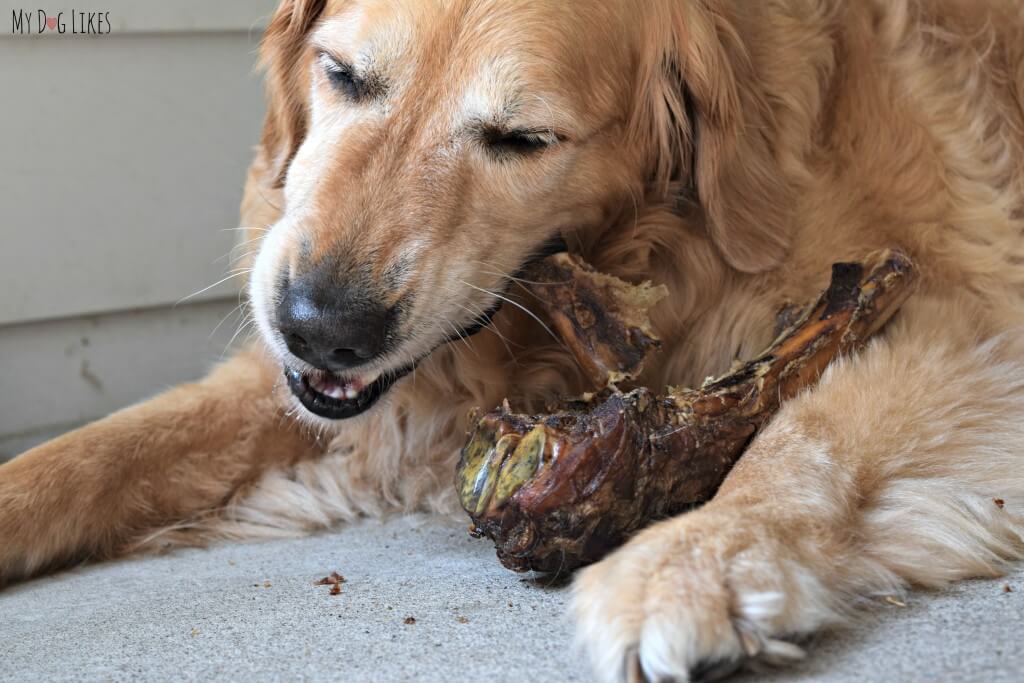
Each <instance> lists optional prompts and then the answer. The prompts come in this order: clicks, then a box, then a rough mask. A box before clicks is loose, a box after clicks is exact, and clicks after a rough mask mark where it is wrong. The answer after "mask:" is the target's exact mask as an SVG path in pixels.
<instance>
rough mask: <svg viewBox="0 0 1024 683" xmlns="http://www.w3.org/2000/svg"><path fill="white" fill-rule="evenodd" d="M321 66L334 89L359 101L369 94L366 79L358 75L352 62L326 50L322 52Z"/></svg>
mask: <svg viewBox="0 0 1024 683" xmlns="http://www.w3.org/2000/svg"><path fill="white" fill-rule="evenodd" d="M320 66H321V67H322V68H323V70H324V74H325V75H326V76H327V80H328V81H330V83H331V85H332V86H333V87H334V89H335V90H337V91H339V92H340V93H342V94H343V95H345V96H346V97H348V98H349V99H351V100H354V101H358V100H360V99H362V98H363V97H365V96H366V95H367V92H368V88H367V85H366V81H364V80H363V79H361V78H359V77H358V76H356V74H355V73H354V72H353V70H352V65H351V64H346V63H345V62H341V61H339V60H337V59H335V58H334V57H332V56H330V55H329V54H327V53H326V52H321V53H320Z"/></svg>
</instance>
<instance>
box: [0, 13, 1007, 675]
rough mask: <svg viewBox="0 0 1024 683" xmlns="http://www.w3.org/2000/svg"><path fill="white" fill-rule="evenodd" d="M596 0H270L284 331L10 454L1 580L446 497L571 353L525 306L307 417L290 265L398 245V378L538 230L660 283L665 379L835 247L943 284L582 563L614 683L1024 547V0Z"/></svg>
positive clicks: (796, 283)
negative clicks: (657, 519) (352, 405)
mask: <svg viewBox="0 0 1024 683" xmlns="http://www.w3.org/2000/svg"><path fill="white" fill-rule="evenodd" d="M580 7H581V5H579V4H577V3H565V2H561V1H558V0H550V1H542V2H537V1H531V2H525V1H523V2H518V1H512V0H502V1H500V2H499V1H498V0H490V1H488V0H445V1H441V0H436V1H434V0H431V1H430V2H424V1H423V0H405V1H403V2H390V3H384V2H381V1H380V0H328V1H325V0H319V1H318V0H305V1H300V0H285V1H284V2H283V3H282V5H281V7H280V9H279V10H278V13H277V14H276V15H275V17H274V20H273V22H272V24H271V26H270V28H269V29H268V32H267V36H266V41H265V46H264V58H265V60H266V64H267V72H268V81H269V102H270V104H269V110H268V116H267V123H266V126H265V129H264V134H263V139H262V145H261V148H260V150H259V153H258V156H257V159H256V161H255V162H254V164H253V167H252V170H251V172H250V176H249V181H248V185H247V191H246V197H245V200H244V203H243V208H242V214H243V217H242V220H243V224H244V225H246V226H251V227H252V229H253V230H254V236H256V237H258V236H260V235H261V233H262V230H263V229H264V228H266V227H269V226H273V227H272V229H271V230H270V232H269V236H268V237H267V238H266V239H265V240H264V244H263V246H262V249H261V254H260V257H259V259H258V260H257V262H256V270H255V273H254V275H253V283H252V284H253V294H254V296H253V307H254V311H255V314H256V318H257V320H259V321H260V324H261V329H262V330H263V333H264V334H263V340H264V343H262V344H260V345H257V346H256V347H254V348H253V349H251V350H248V351H246V352H244V353H242V354H240V355H239V356H237V357H236V358H235V359H233V360H231V361H229V362H228V363H227V364H226V365H224V366H223V367H221V368H219V369H218V370H216V371H215V372H214V373H213V374H212V375H211V376H210V377H208V378H206V379H205V380H203V381H202V382H199V383H197V384H195V385H187V386H184V387H180V388H177V389H175V390H173V391H171V392H169V393H167V394H165V395H163V396H161V397H158V398H156V399H154V400H152V401H150V402H147V403H144V404H142V405H140V406H137V407H134V408H130V409H127V410H125V411H121V412H119V413H117V414H115V415H112V416H110V417H109V418H107V419H105V420H102V421H100V422H98V423H95V424H93V425H90V426H88V427H85V428H84V429H82V430H79V431H77V432H73V433H71V434H69V435H66V436H64V437H61V438H60V439H57V440H55V441H53V442H51V443H48V444H45V445H43V446H41V447H39V448H37V449H35V450H33V451H30V452H29V453H26V454H24V455H22V456H21V457H19V458H17V459H15V460H14V461H12V462H10V463H8V464H6V465H3V466H2V467H0V581H3V580H13V579H17V578H20V577H24V576H28V575H32V574H36V573H38V572H40V571H42V570H44V569H47V568H50V567H54V566H57V565H61V564H66V563H68V562H73V561H77V560H80V559H83V558H87V557H107V556H110V555H113V554H117V553H120V552H124V551H125V550H127V549H130V548H137V547H140V546H141V547H153V546H155V545H164V544H168V543H195V542H200V541H203V540H206V539H210V538H223V537H252V536H260V535H264V536H265V535H274V534H287V533H296V532H303V531H308V530H311V529H316V528H321V527H326V526H331V525H334V524H336V523H338V522H341V521H345V520H350V519H353V518H356V517H358V516H360V515H365V514H379V513H381V512H384V511H388V510H401V511H405V510H418V509H429V510H435V511H451V510H453V509H454V507H455V506H454V496H453V491H452V486H451V476H452V471H453V466H454V462H455V459H456V457H457V453H458V448H459V445H460V442H461V440H462V438H463V435H464V429H465V426H466V425H465V416H466V413H467V411H468V410H469V408H471V407H473V406H477V405H485V406H487V405H494V404H496V403H497V402H499V401H500V400H501V399H502V398H504V397H506V396H507V397H509V398H510V400H512V401H513V402H514V403H519V404H527V405H533V406H539V405H540V404H541V403H542V402H543V401H544V400H545V399H547V398H549V397H551V396H553V395H556V394H564V393H571V392H575V391H577V390H579V388H580V386H581V384H580V378H579V377H578V375H577V373H576V371H575V370H573V369H572V367H573V366H572V363H571V361H570V360H569V359H568V357H567V356H566V354H565V352H564V350H563V349H562V348H561V347H560V346H559V345H558V344H557V343H556V342H555V341H554V340H552V339H551V338H550V337H549V336H547V335H546V333H545V332H544V330H543V329H542V328H541V326H540V325H538V324H537V323H536V322H534V321H533V320H531V319H530V318H528V317H526V316H525V315H523V314H521V313H520V312H519V311H518V310H516V309H515V308H513V307H512V306H506V307H505V309H504V310H503V311H502V312H501V313H500V314H499V315H498V316H497V318H496V319H495V322H494V324H493V326H492V328H491V329H490V330H485V331H484V332H481V333H480V334H478V335H476V336H475V337H473V338H472V339H470V340H467V341H466V342H464V343H463V342H457V343H451V344H448V345H445V346H442V347H440V348H438V349H436V350H435V351H433V353H431V354H430V356H429V357H428V358H426V359H425V360H424V361H423V362H422V363H421V364H420V365H419V367H418V369H417V370H416V371H415V373H414V375H411V376H410V377H408V378H406V379H405V380H403V381H402V383H401V384H400V385H398V386H397V387H396V388H395V389H393V390H392V391H391V392H390V394H389V395H387V396H386V397H385V399H384V400H383V401H382V403H381V405H379V406H378V407H377V408H375V409H374V410H373V411H372V412H370V413H369V414H367V415H364V416H361V417H359V418H356V419H353V420H350V421H346V422H343V423H328V422H326V421H324V420H321V419H319V418H315V417H313V416H309V415H306V416H301V415H300V421H299V422H296V421H295V420H293V419H290V418H288V417H285V415H284V413H285V412H286V411H288V412H289V413H294V412H295V411H296V408H295V407H294V406H293V405H292V404H291V402H290V401H291V399H290V397H289V396H287V395H286V394H287V392H286V391H285V390H283V389H282V388H281V387H280V386H278V384H279V382H278V380H277V378H278V377H279V362H280V358H282V357H284V356H285V354H286V352H285V351H283V349H282V345H281V344H280V342H279V340H277V339H276V338H275V333H274V330H273V325H272V324H271V323H270V320H269V316H268V314H267V311H266V309H267V307H268V306H269V305H270V302H272V301H273V300H274V282H273V277H272V273H273V272H274V268H277V267H280V265H281V264H293V263H295V261H296V258H297V255H296V254H297V252H298V251H299V250H301V249H303V248H305V249H308V250H309V251H310V253H312V254H313V255H314V257H315V258H326V257H327V256H328V255H337V254H345V255H347V256H348V257H350V258H352V259H354V260H356V261H358V262H360V263H363V264H367V265H369V266H370V267H372V268H373V269H374V272H377V273H379V272H381V271H382V270H383V269H384V268H385V267H386V266H387V265H388V263H389V259H395V258H399V257H403V258H404V257H408V258H410V259H412V261H413V262H414V263H415V264H416V265H415V267H414V268H413V269H412V273H411V275H410V276H409V278H408V280H407V281H406V282H405V283H404V287H405V288H406V289H407V290H408V291H412V292H415V293H416V295H417V304H416V307H417V308H416V313H415V315H414V316H413V321H412V322H411V323H410V325H409V327H408V329H407V330H406V331H405V333H406V337H407V343H406V345H405V347H404V348H403V349H402V354H403V357H406V359H407V357H409V356H416V355H421V354H423V353H426V352H427V351H429V350H430V349H431V348H432V347H433V346H435V345H436V344H437V343H438V341H439V340H440V339H441V338H442V337H444V336H445V335H447V333H448V332H447V331H446V329H445V327H444V322H451V323H453V324H464V323H466V322H467V320H468V319H469V318H471V317H472V316H473V315H475V313H478V312H479V311H480V310H482V309H483V308H486V307H487V306H488V305H489V304H490V303H492V299H491V297H490V295H489V294H488V293H487V290H491V289H494V288H496V287H499V286H500V283H501V281H502V278H503V276H504V275H505V274H507V273H509V272H512V271H514V270H515V269H516V268H517V266H518V265H519V264H520V263H521V262H522V260H523V259H524V258H526V256H528V254H529V253H530V252H531V250H534V249H536V248H537V247H538V246H539V244H540V243H541V242H542V241H543V240H544V239H545V238H546V237H547V236H549V235H550V234H552V233H553V232H554V231H561V232H562V233H563V234H564V235H565V237H566V239H567V240H568V241H569V242H570V243H571V244H572V245H573V246H574V247H575V248H576V249H578V250H580V251H581V252H582V253H583V254H584V255H585V256H586V257H587V258H588V259H589V260H591V262H593V263H594V264H595V265H597V266H598V267H599V268H601V269H603V270H607V271H609V272H613V273H616V274H618V275H620V276H622V277H625V278H628V279H635V280H640V279H652V280H655V281H658V282H664V283H666V284H667V285H668V286H669V287H670V290H671V292H672V295H671V297H670V298H669V299H668V301H667V302H666V303H665V304H664V305H662V306H661V307H660V308H659V309H658V310H657V311H656V320H655V322H656V325H657V327H658V329H659V332H660V334H661V337H662V338H663V339H664V340H665V341H666V345H665V347H666V348H665V352H664V353H663V354H662V355H661V361H660V363H658V364H657V365H656V366H654V367H651V368H649V370H648V372H647V374H646V376H645V377H644V378H643V383H645V384H648V385H650V386H655V387H660V386H664V385H665V384H667V383H673V384H694V383H698V382H699V381H700V380H701V379H702V378H703V377H705V376H707V375H710V374H714V373H717V372H721V371H722V370H723V369H725V368H726V367H728V365H729V364H730V362H731V361H732V360H733V359H734V358H735V357H736V356H741V357H742V356H749V355H751V354H753V353H754V352H756V351H758V350H759V349H760V348H761V347H762V346H763V345H764V343H765V342H766V341H767V339H768V336H769V334H770V332H771V327H772V320H773V317H774V313H775V311H776V310H778V308H779V306H780V305H781V304H783V303H786V302H791V301H801V300H805V299H807V298H808V297H809V296H810V295H811V294H812V293H814V292H816V291H817V290H818V289H819V288H820V287H821V286H822V285H823V284H824V282H825V280H826V277H827V273H828V266H829V264H830V263H832V262H834V261H837V260H841V259H846V258H856V257H858V256H860V255H863V254H864V253H866V252H868V251H870V250H873V249H876V248H879V247H884V246H892V245H899V246H902V247H903V248H904V249H906V250H907V251H908V252H909V253H910V254H911V255H912V256H913V257H914V258H915V260H916V261H917V263H918V264H919V265H920V268H921V271H922V274H923V277H922V283H921V286H920V289H919V291H918V292H917V293H916V294H915V295H914V297H913V298H912V300H911V301H910V302H909V303H908V304H907V305H906V306H905V308H904V309H903V310H902V311H901V312H900V314H899V316H898V317H897V319H896V321H895V322H894V323H893V324H892V325H890V326H889V328H888V329H887V330H886V332H885V334H884V335H883V336H882V337H880V338H878V339H876V340H875V341H874V342H873V343H872V344H871V345H870V346H869V347H868V348H867V349H866V350H865V351H864V353H862V354H860V355H858V356H857V357H854V358H850V359H846V360H843V361H842V362H839V363H836V364H834V365H833V366H832V367H831V368H830V370H829V371H828V372H827V373H826V375H825V377H824V378H823V379H822V381H821V383H820V385H819V386H818V387H817V388H815V389H814V390H812V391H808V392H806V393H804V394H802V395H801V396H799V397H798V398H797V399H795V400H793V401H791V402H790V403H788V404H787V405H786V406H785V407H784V408H783V410H782V411H781V413H780V414H779V416H778V417H777V418H776V419H775V420H774V421H773V422H772V423H771V424H770V425H769V426H768V427H767V428H766V429H765V430H764V431H763V433H762V434H760V435H759V436H758V438H757V439H756V440H755V441H754V443H753V444H752V446H751V447H750V449H749V450H748V452H747V453H746V454H745V455H744V457H743V459H742V460H741V461H740V463H739V465H738V466H737V467H736V468H735V469H734V470H733V472H732V473H731V474H730V475H729V477H728V479H727V481H726V482H725V484H724V485H723V487H722V489H721V490H720V491H719V493H718V494H717V495H716V497H715V499H714V500H713V501H712V502H711V503H709V504H708V505H706V506H705V507H703V508H701V509H700V510H697V511H695V512H692V513H689V514H687V515H683V516H681V517H678V518H676V519H672V520H668V521H664V522H661V523H659V524H657V525H654V526H652V527H651V528H649V529H647V530H646V531H644V532H643V533H641V534H639V535H638V536H637V537H636V538H635V539H633V540H632V541H631V542H630V543H628V544H627V545H626V546H624V547H623V548H622V549H620V550H619V551H617V552H616V553H614V554H612V555H611V556H610V557H608V558H607V559H606V560H604V561H603V562H601V563H599V564H597V565H595V566H593V567H591V568H589V569H586V570H584V571H583V572H581V573H580V575H579V576H578V577H577V579H576V581H575V585H574V589H573V590H574V599H573V604H574V615H575V618H576V620H577V623H578V626H579V628H578V633H579V635H580V641H581V644H582V646H583V647H584V648H585V649H586V650H587V651H588V652H589V653H590V654H591V656H592V659H593V661H594V663H595V672H596V673H597V674H598V676H599V677H601V678H604V679H607V680H620V679H623V680H624V679H628V678H632V677H634V676H639V675H642V676H646V677H647V678H650V679H656V680H661V679H676V680H686V679H687V678H688V677H689V676H690V675H691V674H693V673H694V672H699V671H702V670H705V669H706V668H707V666H708V665H709V664H714V665H716V666H717V665H721V666H731V665H732V664H734V663H736V662H739V661H741V660H743V659H744V658H746V657H752V656H760V657H763V658H766V659H773V660H780V659H785V658H789V657H793V656H799V654H800V651H799V650H798V649H797V648H796V647H795V646H793V645H791V644H789V642H787V640H786V639H787V638H789V637H793V636H800V635H803V634H807V633H810V632H812V631H814V630H816V629H819V628H822V627H825V626H828V625H831V624H835V623H838V622H840V621H842V620H843V619H846V618H848V617H849V615H850V613H851V610H852V609H853V608H854V607H855V606H856V605H858V604H859V602H858V599H859V598H861V597H863V596H868V595H871V594H873V593H877V592H879V591H890V590H897V589H899V588H900V587H902V586H904V585H906V584H913V585H924V586H939V585H942V584H944V583H946V582H948V581H952V580H955V579H960V578H964V577H970V576H994V575H997V574H998V573H999V572H1001V571H1003V570H1004V569H1005V567H1006V566H1007V563H1008V562H1010V561H1013V560H1016V559H1020V558H1021V557H1022V556H1024V513H1022V510H1024V452H1022V449H1024V447H1022V444H1024V419H1022V418H1024V342H1022V341H1021V340H1022V337H1021V330H1022V325H1024V237H1022V233H1024V9H1021V8H1020V6H1019V4H1018V3H1017V2H1015V1H1014V0H1007V1H1005V2H1000V1H998V0H987V1H986V2H973V1H970V0H865V1H863V2H852V1H851V2H843V1H840V0H773V1H771V2H757V3H753V2H742V1H741V0H649V1H647V2H644V3H633V2H627V1H626V0H595V2H593V3H587V5H586V10H585V11H584V10H581V9H580ZM311 41H315V42H316V43H317V44H318V45H319V46H320V47H321V48H324V49H329V50H332V51H339V52H344V51H346V50H347V51H355V52H358V51H359V50H364V51H365V50H367V49H371V50H372V52H373V62H372V64H373V66H374V67H377V68H381V69H383V70H385V71H386V73H387V83H388V88H389V95H388V97H387V98H385V100H384V101H382V102H376V103H372V104H365V105H360V106H359V107H353V106H352V105H351V104H348V105H346V104H345V103H342V102H339V101H338V98H337V96H336V95H335V94H333V93H332V92H331V91H330V89H329V88H328V87H327V86H326V84H325V83H324V82H323V75H322V74H321V73H320V72H319V71H318V70H317V66H316V56H315V50H314V49H313V48H312V47H311V46H310V43H311ZM367 46H369V47H367ZM359 54H363V53H362V52H360V53H359ZM506 101H511V102H512V103H513V104H512V105H510V108H511V110H512V111H513V115H514V116H519V117H523V118H525V119H530V120H531V121H534V120H537V119H538V118H539V120H540V122H541V123H542V124H544V125H550V126H551V127H552V128H553V129H556V130H559V131H560V132H561V133H562V134H563V137H564V140H563V141H561V142H559V143H558V144H556V145H554V146H552V147H551V148H550V149H547V150H544V151H543V153H542V154H541V155H540V156H539V157H537V158H531V159H525V160H522V161H521V162H519V161H517V162H515V163H514V164H505V165H501V164H495V163H493V160H488V159H487V158H486V157H485V156H484V155H483V154H482V153H481V152H480V151H479V150H478V149H476V148H475V147H474V146H473V145H472V144H471V143H470V142H467V141H466V140H465V139H464V138H463V137H460V135H463V133H461V132H460V131H461V130H462V129H461V128H459V127H458V126H459V125H461V124H460V122H463V121H465V120H466V117H467V116H471V115H479V112H480V111H481V110H483V111H484V112H485V113H486V112H487V111H489V110H488V107H493V106H495V102H498V104H499V105H500V104H501V103H503V102H506ZM410 255H411V256H410ZM391 294H392V295H395V296H397V295H398V294H399V292H391ZM399 360H400V359H399V358H397V357H396V358H392V359H389V360H388V361H387V362H390V363H396V362H398V361H399ZM994 499H1002V501H1004V502H1005V504H1004V505H1002V506H999V505H996V504H995V502H994ZM156 532H160V533H156ZM154 534H155V535H154Z"/></svg>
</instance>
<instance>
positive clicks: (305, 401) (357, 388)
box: [284, 365, 413, 420]
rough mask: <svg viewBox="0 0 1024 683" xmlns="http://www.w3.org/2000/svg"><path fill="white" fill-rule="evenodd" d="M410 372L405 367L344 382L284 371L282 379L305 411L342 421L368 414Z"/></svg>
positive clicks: (314, 373) (325, 375) (328, 376)
mask: <svg viewBox="0 0 1024 683" xmlns="http://www.w3.org/2000/svg"><path fill="white" fill-rule="evenodd" d="M412 369H413V366H412V365H407V366H405V367H403V368H400V369H398V370H392V371H390V372H387V373H383V374H380V375H377V376H376V377H365V378H358V377H357V378H351V379H346V378H342V377H339V376H338V375H335V374H333V373H330V372H327V371H325V370H314V371H312V372H301V371H299V370H296V369H294V368H289V367H285V369H284V376H285V379H286V380H287V381H288V388H289V389H291V390H292V393H293V394H294V395H295V398H297V399H299V403H301V404H302V405H303V407H304V408H305V409H306V410H308V411H309V412H311V413H313V414H314V415H318V416H320V417H323V418H327V419H328V420H344V419H345V418H349V417H355V416H356V415H359V414H360V413H362V412H365V411H367V410H369V409H370V408H371V407H372V406H373V404H375V403H376V402H377V401H378V400H379V399H380V397H381V396H383V395H384V393H385V392H387V390H388V389H390V388H391V385H393V384H394V383H395V382H397V381H398V380H399V379H401V378H402V377H404V376H405V375H407V374H408V373H409V372H410V371H411V370H412Z"/></svg>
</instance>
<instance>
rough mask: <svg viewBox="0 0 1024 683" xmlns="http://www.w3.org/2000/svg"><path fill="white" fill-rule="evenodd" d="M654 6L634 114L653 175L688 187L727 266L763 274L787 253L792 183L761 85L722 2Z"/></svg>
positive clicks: (662, 182)
mask: <svg viewBox="0 0 1024 683" xmlns="http://www.w3.org/2000/svg"><path fill="white" fill-rule="evenodd" d="M659 4H660V5H661V6H662V7H664V10H663V13H664V14H665V16H661V17H656V25H655V26H652V27H651V31H652V32H653V33H654V34H655V35H656V36H658V39H657V41H656V43H655V45H654V46H653V47H652V48H651V52H650V53H649V54H648V55H647V56H646V58H643V59H642V60H641V62H642V63H645V72H644V73H642V74H641V78H640V81H639V83H640V88H641V93H639V101H640V103H641V105H640V106H642V107H643V111H641V112H639V113H638V114H637V116H638V118H639V119H640V120H641V121H645V122H646V123H644V124H642V125H645V126H646V130H645V131H643V132H642V133H641V135H642V136H643V137H644V138H646V141H647V144H648V145H649V149H651V160H650V163H651V167H650V172H651V174H652V176H653V177H654V178H655V179H656V180H657V182H658V183H659V184H660V185H661V187H663V188H669V187H675V188H678V187H679V183H680V182H682V183H683V185H684V186H688V187H690V188H692V191H693V193H694V194H695V195H696V199H697V201H698V202H699V203H700V205H701V206H702V207H703V211H704V215H705V216H706V219H707V224H708V226H707V228H708V231H709V233H710V235H711V238H712V240H713V241H714V242H715V244H716V245H717V247H718V249H719V251H720V252H721V253H722V255H723V256H724V258H725V260H726V261H727V262H728V263H729V264H730V265H732V266H733V267H735V268H737V269H739V270H741V271H745V272H760V271H764V270H769V269H771V268H773V267H775V266H777V265H779V264H780V263H781V262H782V260H783V259H784V257H785V255H786V253H787V252H788V248H789V244H790V235H791V212H792V200H793V189H792V187H791V186H790V184H789V182H788V181H787V180H786V178H785V177H784V175H783V173H782V169H781V168H780V165H779V162H778V160H777V158H776V156H775V152H774V121H773V120H772V114H771V110H770V108H769V106H768V103H767V99H766V97H765V92H764V85H763V83H761V82H760V80H759V79H758V78H757V77H756V75H755V72H754V68H753V65H752V64H751V61H750V59H749V56H748V53H747V49H746V47H745V45H744V44H743V42H742V39H741V37H740V36H739V34H738V33H737V31H736V29H735V27H734V26H733V24H732V23H731V22H730V21H729V19H728V17H727V16H726V15H725V14H724V13H723V12H722V11H720V10H719V9H717V5H718V4H719V3H717V2H715V1H714V0H710V1H708V2H670V3H663V4H662V3H659ZM652 42H655V41H652Z"/></svg>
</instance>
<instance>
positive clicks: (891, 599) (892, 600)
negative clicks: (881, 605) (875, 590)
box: [885, 595, 907, 607]
mask: <svg viewBox="0 0 1024 683" xmlns="http://www.w3.org/2000/svg"><path fill="white" fill-rule="evenodd" d="M885 601H886V602H887V603H889V604H890V605H896V606H897V607H906V606H907V603H905V602H903V601H902V600H900V599H898V598H894V597H893V596H891V595H887V596H885Z"/></svg>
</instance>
